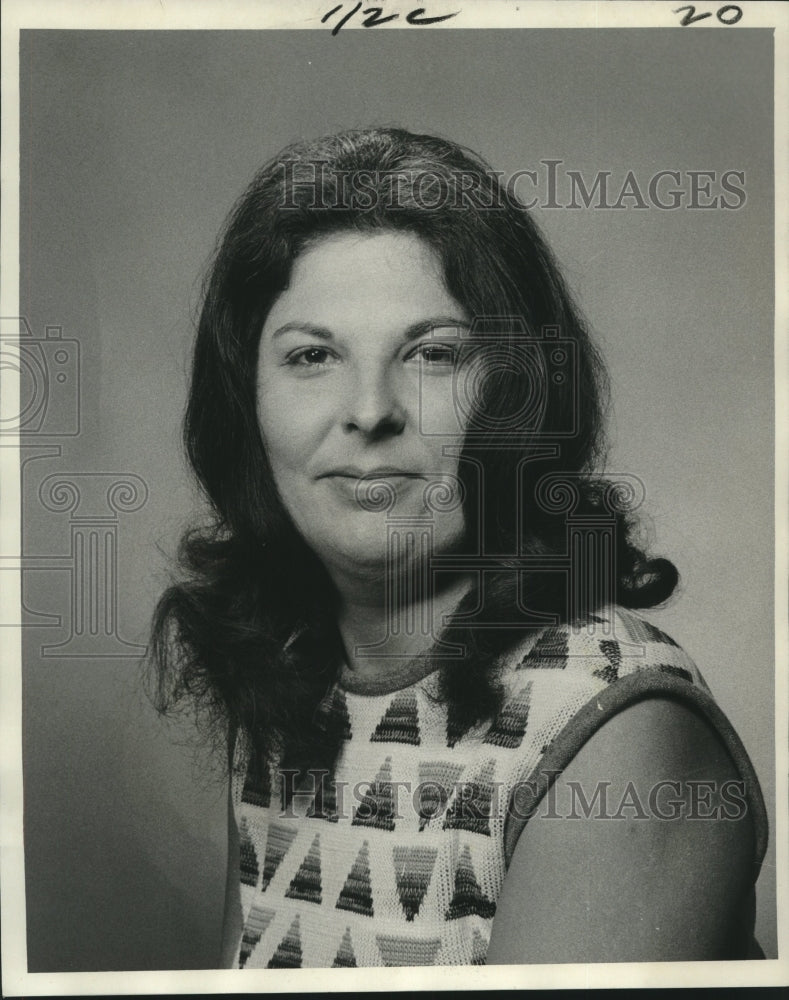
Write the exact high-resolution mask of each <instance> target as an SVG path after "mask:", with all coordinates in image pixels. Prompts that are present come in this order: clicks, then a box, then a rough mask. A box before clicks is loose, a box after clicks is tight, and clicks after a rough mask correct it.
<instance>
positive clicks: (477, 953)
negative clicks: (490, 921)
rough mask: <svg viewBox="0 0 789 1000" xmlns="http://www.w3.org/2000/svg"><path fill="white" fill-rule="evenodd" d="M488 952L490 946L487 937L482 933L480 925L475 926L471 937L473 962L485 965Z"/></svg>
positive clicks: (473, 963)
mask: <svg viewBox="0 0 789 1000" xmlns="http://www.w3.org/2000/svg"><path fill="white" fill-rule="evenodd" d="M487 954H488V946H487V945H486V944H485V939H484V938H483V937H482V935H481V934H480V932H479V927H475V928H474V930H473V933H472V938H471V964H472V965H485V960H486V956H487Z"/></svg>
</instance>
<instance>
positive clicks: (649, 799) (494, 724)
mask: <svg viewBox="0 0 789 1000" xmlns="http://www.w3.org/2000/svg"><path fill="white" fill-rule="evenodd" d="M604 403H605V376H604V370H603V366H602V363H601V360H600V358H599V356H598V354H597V353H596V351H595V349H594V347H593V345H592V343H591V341H590V338H589V336H588V333H587V331H586V329H585V327H584V324H583V321H582V319H581V317H580V316H579V314H578V312H577V310H576V308H575V307H574V305H573V303H572V302H571V300H570V297H569V295H568V293H567V290H566V288H565V286H564V283H563V281H562V279H561V277H560V274H559V271H558V269H557V266H556V263H555V262H554V260H553V257H552V255H551V253H550V251H549V249H548V248H547V246H546V245H545V243H544V241H543V239H542V237H541V236H540V234H539V232H538V231H537V229H536V227H535V225H534V223H533V222H532V220H531V218H530V217H529V214H528V213H527V211H526V210H525V209H524V208H523V207H522V206H521V205H519V204H518V202H517V200H516V199H515V198H514V197H513V196H512V195H511V192H509V191H508V190H507V189H506V188H505V186H504V185H503V184H502V182H501V179H500V178H499V177H498V176H497V175H496V174H494V173H493V172H492V171H490V169H489V168H487V167H486V165H485V164H484V163H483V162H481V161H480V160H478V159H477V158H476V157H475V156H473V155H472V154H470V153H469V152H467V151H464V150H462V149H460V148H459V147H458V146H456V145H454V144H452V143H450V142H446V141H443V140H440V139H437V138H435V137H432V136H423V135H413V134H410V133H408V132H405V131H402V130H397V129H372V130H367V131H357V132H348V133H344V134H340V135H335V136H329V137H327V138H325V139H322V140H319V141H316V142H313V143H305V144H299V145H295V146H292V147H289V148H288V149H286V150H284V151H283V153H282V154H280V155H279V156H278V157H276V158H275V159H274V160H273V161H271V162H270V163H268V164H267V165H266V166H265V167H264V168H263V169H262V170H261V171H260V173H259V174H258V175H257V176H256V178H255V179H254V181H253V182H252V184H251V185H250V187H249V188H248V190H247V191H246V193H245V194H244V195H243V196H242V198H241V199H240V201H239V202H238V205H237V206H236V208H235V210H234V212H233V213H232V215H231V217H230V219H229V221H228V224H227V227H226V229H225V232H224V235H223V237H222V240H221V242H220V245H219V249H218V252H217V254H216V257H215V260H214V262H213V266H212V269H211V273H210V276H209V279H208V281H207V284H206V288H205V296H204V303H203V309H202V314H201V317H200V323H199V330H198V336H197V343H196V348H195V355H194V369H193V378H192V385H191V394H190V398H189V405H188V410H187V415H186V423H185V438H186V446H187V451H188V455H189V458H190V461H191V464H192V466H193V468H194V470H195V473H196V475H197V478H198V480H199V482H200V483H201V485H202V487H203V489H204V491H205V493H206V496H207V497H208V499H209V500H210V502H211V504H212V510H213V523H212V524H211V526H210V528H208V529H205V530H194V531H191V532H190V533H188V534H187V536H186V537H185V538H184V539H183V542H182V549H181V555H182V562H183V566H184V569H185V571H186V572H185V574H184V576H183V579H182V580H181V581H180V582H177V583H175V584H174V585H173V586H172V587H170V589H169V590H168V591H167V592H166V593H165V594H164V596H163V597H162V599H161V601H160V604H159V607H158V609H157V613H156V618H155V622H154V645H153V649H154V657H155V662H156V665H157V668H158V678H159V696H160V701H161V704H162V706H163V707H166V706H168V705H172V704H174V703H176V702H177V701H179V699H181V698H183V697H186V696H190V697H192V698H193V699H195V700H196V702H197V704H198V705H199V706H200V707H202V708H203V709H205V710H206V712H207V714H206V716H205V717H206V718H207V719H208V721H209V722H210V723H211V724H212V725H213V727H214V730H213V731H214V732H215V733H216V734H219V736H220V737H221V740H222V744H223V745H226V746H227V749H228V761H229V764H230V769H231V773H232V782H231V796H230V811H229V821H230V831H231V834H230V864H229V872H228V887H227V907H226V914H225V940H224V946H223V948H224V955H225V961H226V963H227V964H228V965H231V966H233V967H241V968H253V967H269V968H275V967H302V966H304V967H306V966H323V967H328V966H339V967H342V966H364V965H368V966H375V965H422V964H483V963H485V962H486V961H487V962H488V963H523V962H574V961H631V960H632V961H640V960H656V959H658V960H659V959H665V960H682V959H693V958H697V959H705V958H707V959H714V958H739V957H748V956H751V955H754V956H755V955H756V954H758V946H756V945H755V942H754V941H753V934H752V932H753V884H754V881H755V878H756V875H757V872H758V865H759V863H760V861H761V858H762V856H763V853H764V841H765V820H764V808H763V804H762V800H761V795H760V791H759V787H758V782H757V780H756V777H755V775H754V773H753V770H752V768H751V765H750V763H749V761H748V758H747V755H746V754H745V752H744V750H743V749H742V746H741V744H740V742H739V740H738V738H737V736H736V734H735V733H734V732H733V730H732V728H731V726H730V724H729V723H728V722H727V720H726V719H725V718H724V716H723V715H722V713H721V712H720V710H719V709H718V708H717V707H716V705H715V703H714V701H713V700H712V698H711V696H710V694H709V692H708V690H707V688H706V686H705V684H704V682H703V680H702V678H701V675H700V674H699V672H698V670H697V668H696V667H695V665H694V664H693V663H692V662H691V661H690V660H689V658H688V657H687V656H686V654H684V652H683V651H682V650H681V649H680V648H679V647H678V646H677V645H676V643H674V642H673V640H671V639H670V638H669V637H668V636H666V635H664V634H663V633H661V632H660V631H659V630H657V629H656V628H654V627H653V626H651V625H649V624H648V623H647V622H645V621H644V620H643V619H642V618H641V617H640V616H639V615H638V614H637V613H636V612H635V611H634V610H633V609H635V608H644V607H650V606H654V605H655V604H658V603H660V602H662V601H664V600H666V599H667V598H668V597H669V596H670V594H671V592H672V590H673V589H674V587H675V584H676V581H677V574H676V570H675V569H674V567H673V566H672V564H671V563H669V562H667V561H666V560H651V561H650V560H648V559H647V558H646V557H645V556H644V554H643V553H642V552H641V551H640V550H639V549H638V547H637V545H636V544H635V543H634V542H633V540H632V537H631V531H632V523H631V522H632V517H631V515H630V513H629V506H633V503H632V502H631V503H628V500H630V501H632V499H633V496H634V495H635V494H634V491H633V490H632V489H630V494H628V489H624V490H623V489H622V488H621V486H620V488H616V487H613V488H612V486H611V484H607V483H605V482H603V481H601V480H599V479H596V478H595V477H594V475H593V474H592V473H593V469H594V467H595V464H596V462H597V461H598V460H599V459H600V457H601V455H602V444H601V423H602V412H603V408H604ZM625 486H626V487H628V488H630V486H631V484H628V483H625ZM600 820H607V822H600Z"/></svg>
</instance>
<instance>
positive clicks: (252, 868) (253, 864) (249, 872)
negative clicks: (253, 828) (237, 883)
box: [238, 816, 260, 886]
mask: <svg viewBox="0 0 789 1000" xmlns="http://www.w3.org/2000/svg"><path fill="white" fill-rule="evenodd" d="M238 838H239V842H240V843H239V848H240V852H241V881H242V882H243V884H244V885H251V886H256V885H257V884H258V875H260V868H259V867H258V856H257V854H256V853H255V845H254V844H253V843H252V838H251V837H250V835H249V827H248V825H247V821H246V819H245V817H244V816H242V817H241V822H240V823H239V825H238Z"/></svg>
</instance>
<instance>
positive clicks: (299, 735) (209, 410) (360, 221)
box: [151, 128, 677, 770]
mask: <svg viewBox="0 0 789 1000" xmlns="http://www.w3.org/2000/svg"><path fill="white" fill-rule="evenodd" d="M348 230H352V231H356V232H361V233H374V232H376V231H381V230H398V231H406V232H410V233H414V234H416V235H418V236H419V237H420V238H421V239H422V240H424V241H425V242H426V243H427V244H428V245H429V246H430V247H432V248H433V249H434V250H435V252H436V253H437V255H438V257H439V258H440V260H441V262H442V264H443V275H444V280H445V283H446V287H447V289H448V291H449V292H450V294H451V295H452V296H453V297H454V298H455V299H456V300H457V301H458V302H460V303H461V304H462V305H463V306H464V307H465V308H466V309H467V311H468V313H469V314H470V315H472V316H474V317H477V318H481V323H480V324H478V326H477V329H478V330H481V336H482V337H483V338H487V339H486V340H485V344H486V345H487V344H488V343H489V345H490V347H489V349H490V351H491V352H492V353H493V354H494V355H495V356H496V357H497V358H499V359H501V358H504V363H496V364H493V365H491V366H490V367H489V371H488V377H486V378H485V379H484V382H483V383H482V385H481V386H480V387H479V392H478V395H479V398H478V399H477V401H476V404H475V405H476V406H477V407H478V416H480V415H481V416H482V417H484V419H478V420H476V421H472V425H471V426H472V427H473V428H474V429H475V430H474V434H470V435H468V436H467V438H466V441H465V443H464V445H463V448H462V451H461V456H460V466H459V468H460V473H459V474H460V476H461V479H462V480H463V483H464V486H465V491H464V492H465V500H464V504H465V510H464V514H465V523H466V525H467V537H466V539H465V541H464V546H465V549H466V551H467V552H469V553H472V554H473V553H474V552H480V551H484V552H485V553H486V555H494V556H498V557H500V558H499V561H498V563H497V564H492V568H491V569H490V570H489V571H487V570H486V572H485V574H484V586H485V592H484V600H483V599H482V598H481V596H480V593H479V584H478V585H477V586H474V587H472V589H471V590H470V592H468V593H467V594H466V596H465V597H464V599H463V601H462V602H461V604H460V605H459V607H458V609H457V611H458V618H459V617H460V616H461V615H462V614H463V613H464V612H475V610H476V609H478V605H479V604H480V603H481V604H482V605H483V607H482V609H481V611H479V613H475V617H474V623H475V624H469V623H466V624H463V623H462V622H460V621H458V622H457V623H456V624H453V625H450V626H447V634H448V637H449V638H450V639H451V641H452V642H456V643H458V644H460V645H462V646H463V647H465V649H466V655H465V656H464V657H463V658H462V660H461V661H460V662H458V661H449V662H448V663H446V664H444V666H443V667H442V669H441V672H440V674H439V677H440V695H441V697H443V698H444V699H445V700H446V701H447V703H448V706H449V711H450V719H451V725H452V726H453V727H454V728H455V729H456V731H458V732H462V731H463V730H464V729H466V728H468V727H469V726H471V725H473V724H475V723H477V722H480V721H482V719H484V718H487V717H490V716H491V715H492V714H493V713H494V712H495V711H496V708H497V706H498V705H499V703H500V691H499V688H498V686H497V682H496V669H495V668H496V665H497V663H498V662H500V661H501V658H502V654H503V653H504V652H505V651H506V650H507V649H509V648H511V647H512V646H513V644H514V643H515V642H517V641H518V640H519V639H523V637H524V630H527V629H528V628H535V627H536V626H537V625H542V624H544V623H546V622H547V623H559V622H561V621H566V620H568V619H569V618H572V617H573V614H574V613H575V611H577V607H576V606H575V605H574V604H573V601H572V597H571V595H572V591H573V587H572V586H570V587H568V577H567V574H566V573H561V572H556V569H555V568H554V569H551V565H550V563H551V559H554V560H556V559H557V558H559V559H561V558H565V557H566V556H567V554H568V545H569V542H568V523H569V522H568V516H567V509H566V506H565V508H564V509H561V507H562V505H561V504H558V505H557V504H556V503H555V502H546V495H547V494H546V490H545V487H546V484H549V485H550V484H554V486H555V484H556V483H557V482H559V481H560V482H561V483H564V488H565V490H567V489H569V490H571V492H572V500H573V504H574V509H573V511H572V515H573V517H579V516H580V517H584V516H586V517H592V518H597V519H598V521H599V519H600V517H601V516H602V517H603V518H605V517H607V518H608V523H610V524H611V525H612V526H613V545H612V547H611V553H610V558H611V567H610V572H609V573H608V582H609V586H608V590H609V591H610V593H609V597H610V599H613V600H615V601H617V602H618V603H620V604H622V605H625V606H628V607H649V606H653V605H655V604H658V603H661V602H662V601H664V600H665V599H667V598H668V597H669V595H670V594H671V593H672V591H673V589H674V587H675V585H676V582H677V572H676V570H675V568H674V566H673V565H672V564H671V563H670V562H668V561H666V560H663V559H657V560H651V561H650V560H648V559H647V558H646V557H645V556H644V554H643V553H642V552H641V551H640V549H639V547H638V546H637V544H636V543H635V542H634V541H633V538H632V536H633V529H634V525H633V523H632V518H631V516H630V515H628V514H627V512H626V511H623V510H616V508H614V512H613V513H611V511H610V504H608V505H607V504H606V500H607V498H610V496H611V488H610V484H608V483H606V482H605V481H604V480H602V479H601V478H599V477H596V476H595V474H594V470H595V469H596V468H597V467H598V466H599V464H600V462H601V461H602V459H603V456H604V449H603V437H602V425H603V419H604V415H605V411H606V409H607V400H608V384H607V379H606V374H605V369H604V366H603V364H602V361H601V358H600V356H599V354H598V352H597V350H596V349H595V347H594V345H593V343H592V341H591V339H590V337H589V333H588V331H587V329H586V325H585V323H584V320H583V318H582V317H581V315H580V313H579V311H578V310H577V308H576V307H575V305H574V303H573V302H572V299H571V296H570V294H569V292H568V290H567V288H566V286H565V283H564V281H563V279H562V277H561V274H560V271H559V268H558V266H557V263H556V261H555V259H554V257H553V255H552V253H551V251H550V249H549V248H548V246H547V245H546V243H545V241H544V239H543V237H542V235H541V234H540V232H539V230H538V228H537V226H536V225H535V223H534V221H533V220H532V218H531V216H530V215H529V213H528V212H527V211H526V209H525V208H524V207H523V206H522V205H521V204H519V203H518V202H517V200H516V199H514V198H513V197H512V196H511V195H510V193H509V192H508V191H507V190H506V189H505V187H504V185H503V184H502V182H501V179H500V177H499V176H498V175H497V174H496V173H494V172H493V171H492V170H491V168H490V167H489V166H488V165H487V164H486V163H484V161H482V160H481V159H479V158H478V157H477V156H476V155H475V154H473V153H472V152H470V151H468V150H465V149H463V148H461V147H459V146H458V145H456V144H455V143H452V142H449V141H446V140H444V139H440V138H437V137H435V136H432V135H417V134H412V133H410V132H407V131H405V130H402V129H396V128H374V129H366V130H359V131H349V132H344V133H341V134H336V135H330V136H327V137H325V138H321V139H318V140H316V141H311V142H305V143H298V144H294V145H292V146H289V147H287V148H286V149H285V150H283V151H282V152H281V153H280V154H279V155H278V156H276V157H275V158H274V159H272V160H271V161H269V162H268V163H267V164H266V165H264V166H263V167H262V169H261V170H260V171H259V172H258V173H257V175H256V176H255V177H254V179H253V181H252V183H251V184H250V185H249V187H248V188H247V190H246V191H245V192H244V194H243V195H242V196H241V198H240V199H239V201H238V202H237V204H236V206H235V208H234V209H233V211H232V213H231V214H230V216H229V219H228V221H227V223H226V225H225V228H224V231H223V233H222V235H221V237H220V240H219V243H218V246H217V249H216V252H215V255H214V258H213V261H212V265H211V267H210V270H209V273H208V275H207V278H206V281H205V284H204V289H203V300H202V311H201V314H200V318H199V324H198V330H197V339H196V345H195V350H194V360H193V368H192V378H191V388H190V394H189V401H188V406H187V410H186V416H185V421H184V441H185V446H186V451H187V455H188V458H189V461H190V463H191V466H192V468H193V470H194V473H195V475H196V477H197V480H198V482H199V484H200V486H201V487H202V490H203V491H204V493H205V496H206V497H207V499H208V501H209V502H210V507H211V520H210V523H209V524H208V525H207V526H202V527H196V528H192V529H190V530H189V531H187V532H186V533H185V535H184V537H183V538H182V539H181V544H180V549H179V567H180V568H179V574H178V578H177V579H176V581H175V582H173V583H172V585H171V586H170V587H169V588H168V589H167V590H166V591H165V592H164V594H163V595H162V597H161V598H160V600H159V602H158V605H157V607H156V611H155V614H154V619H153V624H152V644H151V664H152V667H153V670H152V677H153V679H154V683H155V699H156V702H157V705H158V707H159V708H160V709H161V710H162V711H168V710H171V709H173V708H174V707H175V706H177V705H179V704H183V703H187V704H196V705H197V706H198V707H199V708H200V709H202V710H203V714H202V718H203V720H204V721H208V722H209V723H210V725H211V726H212V727H213V732H214V733H215V734H216V733H218V734H220V735H221V736H222V738H225V737H226V736H230V737H231V742H232V737H234V736H236V735H238V736H240V737H242V739H243V746H244V747H245V748H246V749H247V755H248V756H249V757H250V758H254V759H255V760H256V761H257V763H258V765H260V766H262V764H264V763H271V762H273V761H274V760H278V761H279V762H280V763H281V764H282V765H283V766H285V765H288V766H294V767H296V768H298V769H301V770H303V769H306V768H309V767H329V766H330V765H331V763H332V761H333V759H334V755H335V754H336V752H337V747H338V745H339V739H340V733H339V732H338V731H337V723H336V722H335V720H334V715H333V713H332V712H331V711H329V710H327V705H328V704H330V701H331V698H330V691H331V688H332V684H333V681H334V680H335V678H336V676H337V671H338V669H339V666H340V665H341V663H342V659H343V656H344V652H343V647H342V642H341V639H340V635H339V630H338V627H337V621H336V613H335V612H336V598H337V595H336V593H335V591H334V589H333V585H332V583H331V581H330V579H329V576H328V573H327V572H326V570H325V569H324V567H323V566H322V565H321V563H320V562H319V561H318V559H317V557H316V556H315V555H314V553H313V552H312V551H311V550H310V549H309V548H308V547H307V545H306V543H305V542H304V540H303V539H302V538H301V536H300V535H299V533H298V532H297V530H296V529H295V527H294V525H293V523H292V522H291V519H290V517H289V516H288V513H287V511H286V510H285V509H284V508H283V504H282V502H281V500H280V498H279V496H278V493H277V490H276V488H275V485H274V481H273V477H272V473H271V469H270V465H269V462H268V459H267V456H266V451H265V448H264V445H263V441H262V437H261V433H260V428H259V425H258V419H257V406H256V392H257V389H256V373H257V355H258V345H259V339H260V334H261V330H262V327H263V324H264V321H265V319H266V316H267V314H268V311H269V310H270V308H271V306H272V304H273V303H274V301H275V299H276V298H277V296H278V295H279V294H280V293H281V292H282V291H283V290H284V289H285V288H286V287H287V284H288V281H289V276H290V272H291V268H292V266H293V262H294V260H295V259H296V258H297V257H298V255H299V254H300V253H301V252H302V251H303V250H304V249H305V248H306V247H308V246H310V245H311V244H314V243H315V242H316V241H318V240H320V239H321V238H322V237H324V236H328V235H331V234H333V233H337V232H343V231H348ZM491 317H493V319H492V320H491ZM557 332H558V339H557V337H556V336H555V335H554V334H555V333H557ZM524 343H525V344H526V345H527V347H528V350H526V351H525V353H524ZM486 349H487V347H486ZM557 352H558V353H557ZM524 358H525V359H526V360H524ZM507 359H509V363H508V360H507ZM559 362H563V364H560V363H559ZM568 364H569V366H570V367H569V368H568ZM535 399H536V400H537V401H538V405H537V406H536V408H535V404H534V401H535ZM502 428H506V433H503V432H502ZM548 494H550V490H549V491H548ZM548 499H549V500H550V499H551V497H550V495H548ZM553 499H554V500H555V491H554V496H553ZM480 546H484V548H480ZM508 556H509V557H510V560H513V559H516V558H518V557H524V556H526V557H528V556H536V557H545V558H544V559H543V560H542V566H543V568H542V569H540V568H539V563H538V562H537V561H533V563H532V566H533V567H534V568H529V564H528V563H521V564H520V565H519V568H518V569H517V570H516V569H515V568H514V567H515V566H516V564H515V563H512V564H511V565H508V562H507V557H508ZM524 565H526V568H525V569H524ZM572 575H573V574H572V573H570V577H572ZM479 576H480V577H483V574H479ZM576 589H577V588H576ZM603 589H605V587H604V588H603ZM587 610H588V609H587ZM485 622H487V623H489V624H493V623H497V622H498V623H500V622H507V623H510V624H508V625H507V626H500V627H489V628H484V627H478V626H479V625H480V624H481V623H482V624H484V623H485ZM442 663H443V661H442ZM437 665H439V666H440V665H441V664H438V663H437Z"/></svg>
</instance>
